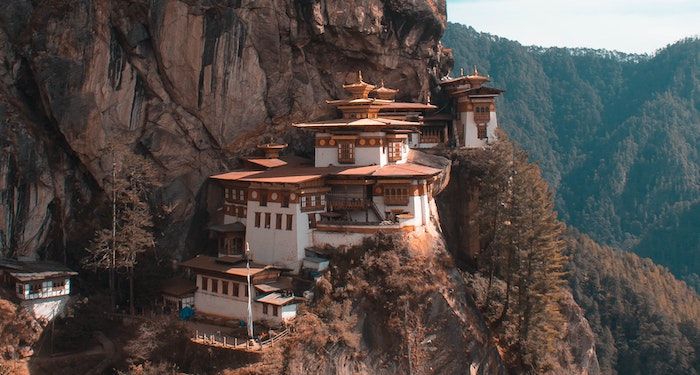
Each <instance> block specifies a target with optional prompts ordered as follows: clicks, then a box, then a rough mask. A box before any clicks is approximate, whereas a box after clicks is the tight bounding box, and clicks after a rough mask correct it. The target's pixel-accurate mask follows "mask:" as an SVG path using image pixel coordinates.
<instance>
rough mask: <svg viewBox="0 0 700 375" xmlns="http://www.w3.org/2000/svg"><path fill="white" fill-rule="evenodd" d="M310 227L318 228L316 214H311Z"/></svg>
mask: <svg viewBox="0 0 700 375" xmlns="http://www.w3.org/2000/svg"><path fill="white" fill-rule="evenodd" d="M309 228H316V214H309Z"/></svg>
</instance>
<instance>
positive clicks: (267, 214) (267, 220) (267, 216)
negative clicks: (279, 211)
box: [265, 212, 272, 229]
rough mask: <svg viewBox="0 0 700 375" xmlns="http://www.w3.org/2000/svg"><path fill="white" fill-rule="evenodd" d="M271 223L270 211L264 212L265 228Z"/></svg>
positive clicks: (268, 227)
mask: <svg viewBox="0 0 700 375" xmlns="http://www.w3.org/2000/svg"><path fill="white" fill-rule="evenodd" d="M271 225H272V213H271V212H265V229H270V227H271Z"/></svg>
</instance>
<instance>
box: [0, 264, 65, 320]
mask: <svg viewBox="0 0 700 375" xmlns="http://www.w3.org/2000/svg"><path fill="white" fill-rule="evenodd" d="M77 274H78V273H77V272H74V271H71V270H70V269H69V268H68V267H66V266H64V265H63V264H60V263H57V262H50V261H17V260H13V259H0V281H2V283H3V284H4V285H6V286H8V287H10V288H12V290H14V296H15V297H16V298H17V300H18V301H19V303H20V305H21V306H23V307H25V308H27V309H28V310H30V311H31V312H32V314H33V315H34V316H35V317H36V318H37V319H45V320H52V319H54V318H56V317H57V316H62V315H63V314H64V312H65V308H66V305H67V304H68V301H69V300H70V288H71V277H72V276H75V275H77Z"/></svg>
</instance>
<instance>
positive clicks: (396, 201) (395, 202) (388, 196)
mask: <svg viewBox="0 0 700 375" xmlns="http://www.w3.org/2000/svg"><path fill="white" fill-rule="evenodd" d="M383 190H384V204H385V205H387V206H408V204H409V203H410V194H409V192H410V187H409V186H408V185H396V186H384V188H383Z"/></svg>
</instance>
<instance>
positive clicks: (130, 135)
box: [0, 0, 449, 255]
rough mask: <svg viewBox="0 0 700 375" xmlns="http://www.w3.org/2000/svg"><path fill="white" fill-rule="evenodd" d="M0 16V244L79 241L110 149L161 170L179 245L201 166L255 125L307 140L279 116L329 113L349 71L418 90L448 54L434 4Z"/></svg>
mask: <svg viewBox="0 0 700 375" xmlns="http://www.w3.org/2000/svg"><path fill="white" fill-rule="evenodd" d="M0 17H2V18H1V23H0V24H1V26H2V28H1V30H0V59H2V64H0V78H1V81H0V82H1V87H0V109H2V110H1V111H0V120H2V122H3V124H2V127H0V135H2V137H0V142H1V143H0V144H1V145H2V152H1V154H0V200H2V202H3V204H2V205H1V206H0V246H1V248H2V249H3V250H2V251H3V253H9V252H23V253H28V254H35V253H37V252H38V251H42V250H44V249H47V250H50V251H54V252H57V253H59V254H60V253H62V252H63V251H64V250H65V249H66V248H67V247H71V246H76V247H80V246H83V245H84V238H86V237H89V236H85V234H86V233H89V232H86V231H87V230H88V229H87V228H90V227H92V226H94V224H95V223H96V222H99V220H100V218H99V216H98V215H97V214H95V213H94V212H93V210H94V208H95V207H99V200H100V198H101V197H102V195H103V192H104V190H105V189H106V188H107V187H108V178H109V174H110V170H111V167H112V161H113V157H112V152H111V151H110V150H112V149H113V148H116V149H124V150H128V151H127V152H135V153H141V154H144V155H146V156H148V157H149V159H150V160H152V161H153V163H154V164H156V165H157V166H158V167H159V169H160V173H161V187H160V189H159V194H158V199H159V200H161V201H162V202H159V203H163V204H166V205H167V206H168V207H169V208H171V209H170V211H171V213H170V216H169V219H168V221H167V222H166V223H163V225H162V229H163V231H164V236H163V238H162V240H161V242H162V244H163V245H164V246H166V247H170V248H172V249H174V250H175V251H176V252H177V251H181V250H183V248H185V247H187V244H188V241H186V240H187V239H188V238H189V239H190V240H193V238H194V237H192V236H189V235H188V233H197V232H198V230H197V229H198V228H196V227H197V225H199V224H201V221H202V220H203V219H201V218H200V216H198V215H197V213H198V212H199V208H198V207H199V202H201V201H202V195H203V193H202V192H203V191H204V189H202V185H203V183H204V182H205V181H206V177H207V176H208V175H210V174H212V173H215V172H219V171H222V170H224V169H227V168H231V167H233V166H234V165H235V157H236V156H237V155H240V154H241V153H246V152H248V150H250V149H251V147H250V146H252V145H254V144H255V143H257V142H258V141H260V140H261V139H262V138H264V137H267V136H274V137H285V138H286V139H287V140H288V141H291V142H290V144H293V145H294V146H295V150H294V151H300V150H301V151H303V149H304V148H305V147H308V144H309V142H303V140H304V137H303V136H301V135H299V134H295V133H294V132H292V131H291V130H290V126H289V125H290V123H291V122H293V121H296V120H301V119H316V118H322V117H324V116H328V115H330V114H331V113H330V112H329V111H330V109H329V108H328V107H327V106H325V105H324V104H323V103H324V100H325V99H329V98H337V97H341V96H342V95H343V93H342V89H341V85H342V83H344V81H345V80H346V79H349V78H350V76H351V75H352V74H354V72H356V71H357V70H362V71H363V75H364V77H365V78H366V79H368V80H370V81H379V80H380V79H384V80H385V81H386V82H388V83H389V82H391V83H392V84H394V85H395V86H396V87H397V88H399V89H400V90H401V91H400V95H402V96H403V98H404V99H413V100H422V99H423V97H424V96H425V95H426V94H427V93H428V92H429V90H430V89H431V85H434V83H435V78H436V77H437V76H438V75H439V74H440V70H441V69H444V68H445V67H446V66H449V62H448V61H446V59H445V57H444V56H443V54H442V51H441V48H440V46H439V44H438V40H439V38H440V36H441V34H442V31H443V30H444V27H445V4H444V1H441V0H423V1H415V0H412V1H408V0H385V1H380V0H353V1H343V2H338V1H323V0H320V1H313V0H285V1H277V0H262V1H260V0H256V1H245V0H150V1H146V0H68V1H66V0H48V1H44V2H41V3H40V4H38V3H33V2H30V1H28V0H11V1H10V2H9V4H6V6H5V11H3V14H2V15H0ZM443 73H444V72H443ZM116 159H117V161H118V160H119V159H120V158H119V155H117V156H116ZM195 218H196V219H195ZM85 224H89V225H85ZM69 255H70V254H69Z"/></svg>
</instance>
